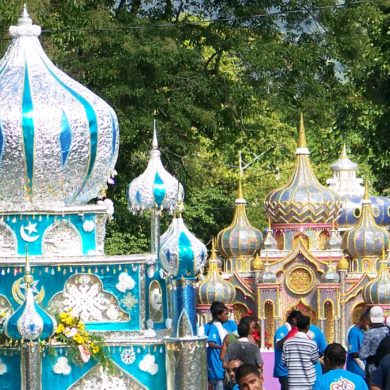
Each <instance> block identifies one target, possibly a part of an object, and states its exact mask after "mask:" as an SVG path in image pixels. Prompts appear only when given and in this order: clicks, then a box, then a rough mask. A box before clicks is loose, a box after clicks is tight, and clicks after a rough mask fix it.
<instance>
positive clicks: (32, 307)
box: [4, 255, 57, 340]
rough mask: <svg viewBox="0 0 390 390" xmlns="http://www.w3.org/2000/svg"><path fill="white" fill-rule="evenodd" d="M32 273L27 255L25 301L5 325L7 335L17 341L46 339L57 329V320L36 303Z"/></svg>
mask: <svg viewBox="0 0 390 390" xmlns="http://www.w3.org/2000/svg"><path fill="white" fill-rule="evenodd" d="M30 271H31V270H30V263H29V260H28V255H26V266H25V276H24V282H25V294H24V296H25V301H24V303H23V304H22V305H21V306H20V307H19V308H18V309H17V310H16V311H15V312H14V313H13V314H12V315H11V316H10V317H8V319H7V320H6V321H5V323H4V332H5V334H6V335H7V336H8V337H9V338H12V339H16V340H37V339H46V338H49V337H51V336H52V335H53V334H54V331H55V329H56V327H57V322H56V320H55V319H54V318H53V317H52V316H51V315H50V314H48V313H46V312H45V311H44V310H43V309H42V308H41V307H40V306H39V305H38V304H37V303H36V302H35V298H34V294H33V287H32V286H33V283H34V278H33V277H32V275H31V273H30Z"/></svg>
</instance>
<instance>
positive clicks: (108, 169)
mask: <svg viewBox="0 0 390 390" xmlns="http://www.w3.org/2000/svg"><path fill="white" fill-rule="evenodd" d="M9 32H10V35H11V37H12V43H11V45H10V46H9V48H8V50H7V52H6V54H5V55H4V57H3V58H2V59H1V60H0V101H1V105H0V207H1V208H4V209H11V208H14V209H20V210H23V209H31V208H35V209H42V208H47V207H49V208H50V207H54V206H63V205H75V204H83V203H87V202H88V201H89V200H91V199H93V198H96V197H98V196H99V194H100V193H101V192H102V191H103V190H105V188H106V182H107V180H108V179H109V178H110V176H111V175H112V174H113V172H114V166H115V163H116V160H117V156H118V147H119V130H118V121H117V117H116V114H115V112H114V110H113V109H112V108H111V107H110V106H109V105H108V104H107V103H105V102H104V101H103V100H102V99H100V98H99V97H98V96H96V95H95V94H94V93H92V92H91V91H89V90H88V89H87V88H85V87H83V86H82V85H81V84H79V83H78V82H76V81H75V80H73V79H72V78H71V77H69V76H68V75H66V74H65V73H64V72H62V71H61V70H59V69H58V68H57V67H56V66H55V65H54V64H53V63H52V62H51V61H50V59H49V58H48V57H47V55H46V54H45V52H44V51H43V49H42V47H41V44H40V42H39V40H38V36H39V35H40V33H41V28H40V26H37V25H33V24H32V20H31V19H30V17H29V15H28V13H27V10H26V7H25V8H24V10H23V13H22V15H21V17H20V18H19V20H18V25H17V26H11V27H10V29H9Z"/></svg>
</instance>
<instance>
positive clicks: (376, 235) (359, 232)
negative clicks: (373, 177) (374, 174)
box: [343, 184, 389, 258]
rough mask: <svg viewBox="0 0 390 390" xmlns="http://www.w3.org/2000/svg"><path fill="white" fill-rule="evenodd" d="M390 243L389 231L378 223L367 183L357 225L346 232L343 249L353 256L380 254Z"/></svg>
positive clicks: (362, 256)
mask: <svg viewBox="0 0 390 390" xmlns="http://www.w3.org/2000/svg"><path fill="white" fill-rule="evenodd" d="M388 245H389V233H388V232H387V231H386V230H385V229H383V228H381V227H380V226H378V225H377V223H376V222H375V219H374V214H373V211H372V204H371V200H370V197H369V194H368V186H367V184H366V188H365V192H364V198H363V201H362V210H361V213H360V217H359V220H358V223H357V226H356V227H354V228H352V229H351V230H349V231H347V232H346V233H344V236H343V249H344V250H346V251H347V252H348V253H349V254H350V256H351V257H352V258H364V257H375V256H380V255H381V253H382V251H383V250H387V248H388Z"/></svg>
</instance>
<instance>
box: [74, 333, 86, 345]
mask: <svg viewBox="0 0 390 390" xmlns="http://www.w3.org/2000/svg"><path fill="white" fill-rule="evenodd" d="M73 340H74V341H75V342H76V343H77V344H84V338H83V337H82V336H81V335H80V334H76V335H74V336H73Z"/></svg>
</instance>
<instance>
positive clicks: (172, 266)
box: [159, 213, 207, 279]
mask: <svg viewBox="0 0 390 390" xmlns="http://www.w3.org/2000/svg"><path fill="white" fill-rule="evenodd" d="M169 229H170V230H171V233H170V234H169V235H168V236H167V237H166V238H165V240H164V242H163V243H162V244H161V245H160V251H159V258H160V261H161V264H162V267H163V268H164V270H165V271H166V272H167V273H168V275H171V276H173V277H175V278H177V279H180V278H182V277H184V278H194V277H195V275H196V274H198V273H199V272H200V270H201V269H202V268H203V267H204V265H205V262H206V259H207V248H206V246H205V245H204V244H203V243H202V242H201V241H200V240H198V239H197V238H196V237H195V236H194V235H193V234H192V233H191V232H190V231H189V230H188V229H187V227H186V226H185V224H184V221H183V218H182V216H181V213H179V214H178V215H177V216H174V217H173V219H172V222H171V226H170V227H169V228H168V230H169Z"/></svg>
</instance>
